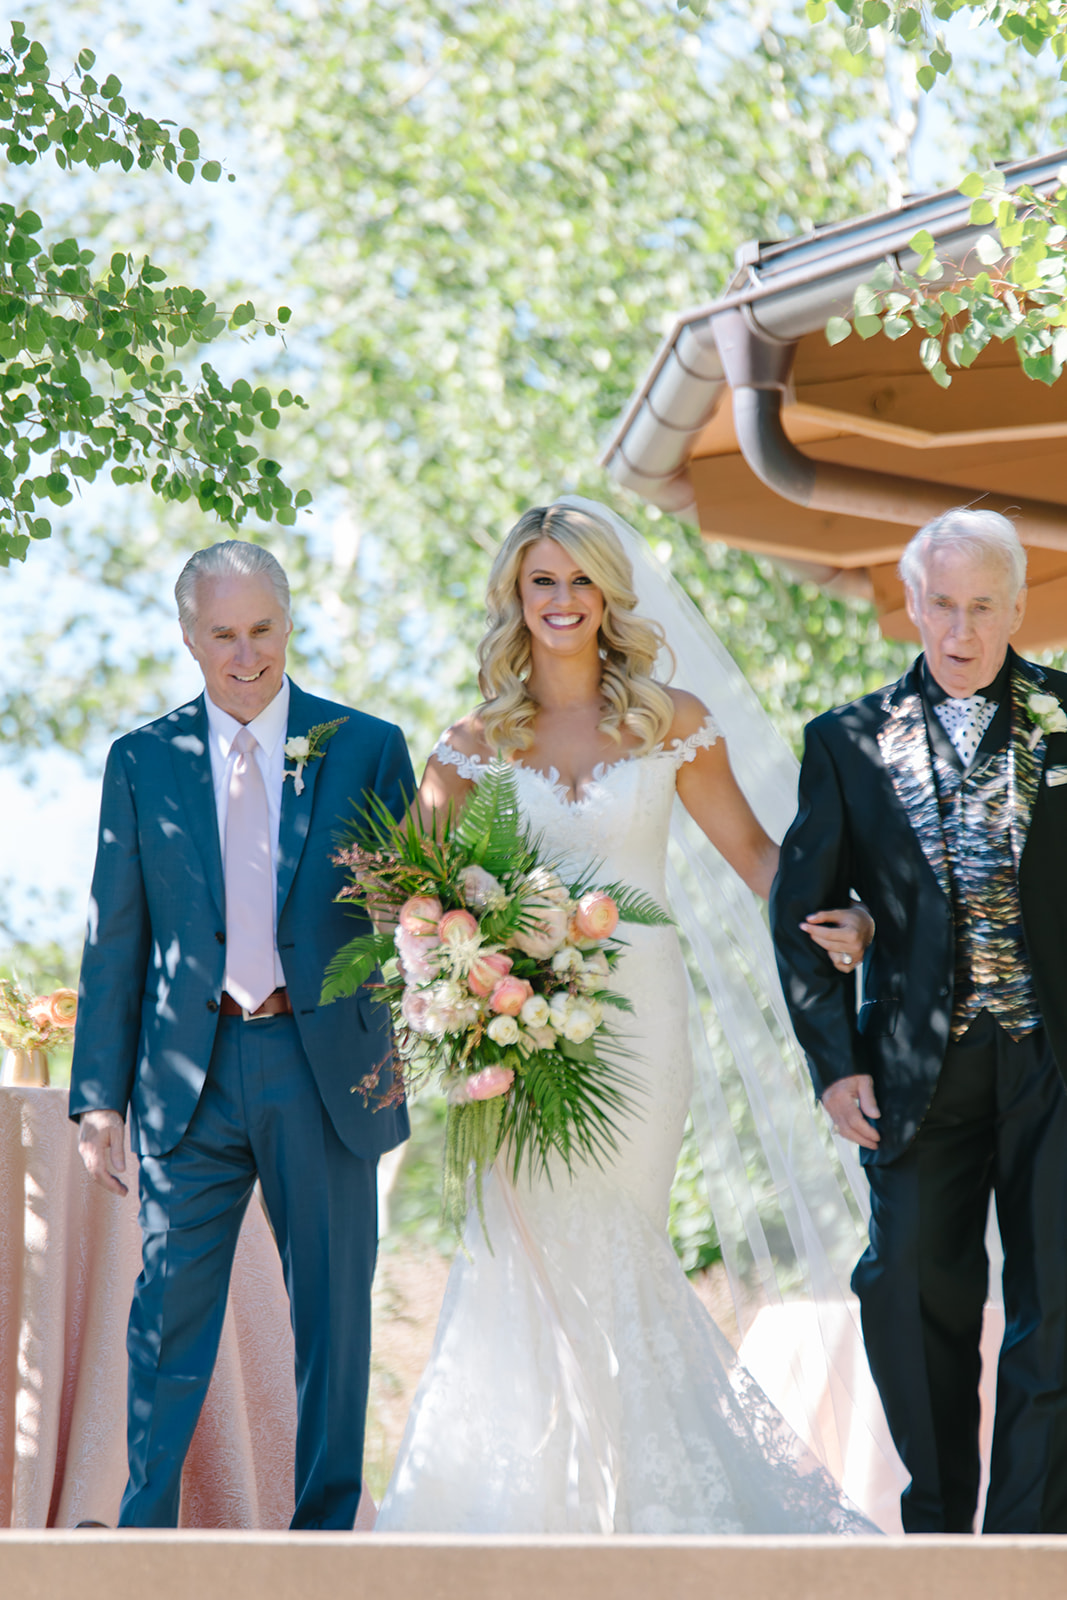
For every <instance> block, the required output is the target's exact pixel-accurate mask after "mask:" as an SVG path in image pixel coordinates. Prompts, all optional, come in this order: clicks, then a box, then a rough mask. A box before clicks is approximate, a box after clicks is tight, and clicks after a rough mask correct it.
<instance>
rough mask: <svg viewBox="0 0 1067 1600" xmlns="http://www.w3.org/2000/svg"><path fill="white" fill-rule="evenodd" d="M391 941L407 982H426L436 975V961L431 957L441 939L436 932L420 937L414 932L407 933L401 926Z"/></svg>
mask: <svg viewBox="0 0 1067 1600" xmlns="http://www.w3.org/2000/svg"><path fill="white" fill-rule="evenodd" d="M393 943H394V944H395V945H396V953H397V955H398V956H399V957H400V966H401V969H402V971H403V974H404V977H405V978H406V979H407V981H408V982H409V983H428V982H429V980H430V979H431V978H434V977H436V976H437V962H436V961H435V960H434V959H433V952H434V951H435V950H436V949H437V948H438V946H439V945H440V943H441V941H440V939H438V938H437V936H436V934H431V935H430V936H429V937H428V938H425V939H420V938H419V937H418V936H417V935H416V934H414V933H409V932H408V931H407V929H406V928H403V927H401V928H397V930H396V932H395V933H394V934H393Z"/></svg>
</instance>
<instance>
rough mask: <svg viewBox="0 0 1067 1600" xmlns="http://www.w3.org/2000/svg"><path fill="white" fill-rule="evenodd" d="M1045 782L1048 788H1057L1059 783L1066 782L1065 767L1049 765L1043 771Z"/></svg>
mask: <svg viewBox="0 0 1067 1600" xmlns="http://www.w3.org/2000/svg"><path fill="white" fill-rule="evenodd" d="M1045 782H1046V783H1047V784H1048V786H1049V788H1050V789H1058V788H1059V786H1060V784H1061V783H1067V767H1049V768H1048V770H1047V771H1046V773H1045Z"/></svg>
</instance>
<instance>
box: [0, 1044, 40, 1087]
mask: <svg viewBox="0 0 1067 1600" xmlns="http://www.w3.org/2000/svg"><path fill="white" fill-rule="evenodd" d="M0 1084H5V1085H7V1086H8V1087H9V1088H12V1089H15V1088H18V1089H47V1088H48V1052H47V1050H8V1051H7V1052H6V1054H5V1055H4V1065H3V1070H2V1071H0Z"/></svg>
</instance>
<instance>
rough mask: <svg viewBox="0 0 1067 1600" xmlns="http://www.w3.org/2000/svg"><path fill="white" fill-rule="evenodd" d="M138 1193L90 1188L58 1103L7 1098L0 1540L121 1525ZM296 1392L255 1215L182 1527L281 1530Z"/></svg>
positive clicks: (286, 1331) (285, 1325) (0, 1227)
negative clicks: (24, 1531) (89, 1525)
mask: <svg viewBox="0 0 1067 1600" xmlns="http://www.w3.org/2000/svg"><path fill="white" fill-rule="evenodd" d="M129 1169H130V1170H129V1173H128V1174H127V1178H128V1181H129V1184H130V1193H129V1195H128V1196H127V1197H126V1198H125V1199H119V1198H117V1197H116V1196H113V1195H110V1194H107V1193H106V1192H105V1191H104V1190H103V1189H101V1188H99V1187H98V1186H97V1185H95V1184H93V1183H92V1182H91V1181H90V1180H89V1178H88V1177H87V1175H86V1173H85V1171H84V1168H83V1167H82V1163H81V1160H80V1159H79V1157H78V1152H77V1130H76V1128H75V1127H74V1126H73V1124H72V1123H71V1122H69V1121H68V1118H67V1093H66V1090H63V1089H17V1088H0V1528H4V1527H11V1528H45V1527H59V1528H65V1527H73V1526H74V1524H75V1523H77V1522H79V1521H81V1520H83V1519H90V1518H92V1519H96V1520H98V1521H100V1522H106V1523H108V1524H112V1525H113V1524H114V1522H115V1520H116V1517H117V1514H118V1507H119V1500H120V1498H121V1495H122V1490H123V1487H124V1485H125V1481H126V1446H125V1430H126V1345H125V1340H126V1319H127V1315H128V1313H129V1307H130V1296H131V1293H132V1290H133V1285H134V1281H135V1279H136V1277H137V1274H138V1272H139V1271H140V1264H141V1263H140V1254H141V1241H140V1231H139V1229H138V1226H137V1200H136V1194H137V1163H136V1159H135V1158H131V1159H130V1160H129ZM295 1431H296V1390H295V1382H294V1378H293V1343H292V1334H291V1332H290V1326H289V1305H288V1300H287V1298H286V1293H285V1285H284V1282H283V1279H282V1271H281V1264H280V1262H279V1260H278V1253H277V1250H276V1249H275V1246H274V1240H273V1238H272V1237H271V1233H270V1229H269V1228H268V1226H267V1222H266V1218H265V1216H264V1214H263V1210H262V1208H261V1206H260V1205H259V1204H258V1203H257V1201H256V1200H255V1199H253V1201H252V1203H251V1204H250V1205H249V1208H248V1213H247V1216H246V1219H245V1223H244V1228H243V1230H242V1233H241V1238H240V1243H239V1244H238V1248H237V1257H236V1260H235V1262H234V1270H233V1280H232V1283H231V1287H230V1300H229V1305H228V1307H227V1311H226V1322H225V1327H224V1329H223V1334H222V1344H221V1348H220V1350H219V1359H218V1364H217V1366H216V1369H215V1375H214V1378H213V1379H212V1383H211V1389H210V1391H209V1393H208V1397H207V1401H206V1402H205V1405H204V1410H203V1413H202V1415H201V1418H200V1425H199V1427H198V1428H197V1431H196V1435H195V1437H194V1439H193V1443H192V1448H191V1449H190V1451H189V1455H188V1458H187V1460H186V1465H185V1474H184V1477H183V1479H182V1526H183V1527H194V1528H285V1527H287V1526H288V1524H289V1519H290V1517H291V1516H292V1509H293V1444H294V1438H295Z"/></svg>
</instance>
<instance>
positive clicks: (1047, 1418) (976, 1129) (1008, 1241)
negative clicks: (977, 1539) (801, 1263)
mask: <svg viewBox="0 0 1067 1600" xmlns="http://www.w3.org/2000/svg"><path fill="white" fill-rule="evenodd" d="M866 1172H867V1177H868V1178H869V1180H870V1186H871V1224H870V1244H869V1247H868V1249H867V1250H866V1252H865V1253H864V1255H863V1256H862V1257H861V1259H860V1261H859V1263H858V1265H857V1267H856V1270H855V1272H854V1274H853V1278H852V1285H853V1288H854V1289H855V1291H856V1293H857V1295H858V1296H859V1300H860V1307H861V1313H862V1320H863V1336H864V1342H865V1344H866V1347H867V1354H868V1357H869V1360H870V1364H871V1371H872V1373H873V1375H874V1379H875V1383H876V1384H877V1386H878V1390H879V1393H880V1395H881V1398H882V1403H883V1405H884V1407H885V1412H886V1417H887V1420H888V1422H889V1427H890V1431H891V1433H892V1435H893V1440H894V1443H895V1444H896V1447H897V1449H898V1451H899V1452H900V1455H901V1458H902V1460H903V1462H904V1465H905V1466H906V1468H907V1469H908V1471H909V1472H910V1474H911V1483H910V1485H909V1487H908V1488H907V1489H906V1490H905V1491H904V1494H903V1496H902V1498H901V1513H902V1517H903V1522H904V1529H905V1532H908V1533H969V1532H971V1531H972V1529H973V1524H974V1518H975V1513H976V1509H977V1502H978V1491H979V1478H980V1462H979V1448H978V1430H979V1397H978V1386H979V1378H980V1375H981V1358H980V1354H979V1344H980V1339H981V1333H982V1314H983V1308H984V1305H985V1301H986V1295H987V1289H988V1278H989V1263H988V1258H987V1254H986V1245H985V1235H986V1225H987V1221H988V1215H989V1196H990V1193H991V1192H992V1193H993V1195H994V1197H995V1201H996V1209H997V1222H998V1225H999V1228H1000V1235H1001V1240H1002V1243H1003V1247H1004V1279H1003V1283H1004V1315H1005V1331H1004V1341H1003V1345H1002V1347H1001V1353H1000V1361H999V1365H998V1369H997V1401H996V1417H995V1422H994V1433H993V1451H992V1461H991V1469H990V1486H989V1494H988V1498H987V1501H986V1512H985V1520H984V1531H985V1532H986V1533H1064V1532H1067V1090H1065V1087H1064V1083H1063V1079H1062V1077H1061V1075H1060V1073H1059V1071H1058V1069H1057V1066H1056V1063H1055V1061H1054V1059H1053V1056H1052V1052H1051V1050H1050V1049H1049V1046H1048V1043H1047V1041H1046V1038H1045V1035H1044V1032H1043V1031H1038V1032H1036V1033H1032V1034H1029V1035H1027V1036H1026V1037H1025V1038H1023V1039H1021V1040H1017V1041H1016V1040H1013V1039H1012V1038H1011V1037H1010V1036H1009V1035H1008V1034H1007V1033H1005V1032H1004V1031H1003V1029H1002V1028H1001V1027H1000V1026H999V1025H998V1024H997V1022H996V1021H995V1020H994V1019H993V1017H992V1016H991V1015H990V1014H989V1013H988V1012H985V1011H983V1012H982V1013H981V1014H980V1015H979V1016H978V1017H977V1018H976V1019H975V1021H974V1023H972V1025H971V1027H970V1028H969V1029H968V1031H967V1032H966V1033H965V1034H964V1035H963V1036H962V1038H960V1039H959V1040H958V1041H957V1042H955V1043H954V1044H951V1045H950V1046H949V1048H948V1050H947V1052H946V1055H945V1061H944V1065H943V1067H942V1069H941V1074H940V1077H939V1080H938V1086H937V1090H936V1092H935V1094H934V1097H933V1100H932V1102H931V1104H930V1109H929V1111H928V1112H927V1115H926V1117H925V1119H924V1121H923V1123H922V1126H921V1127H920V1129H919V1132H918V1134H917V1135H916V1137H915V1139H914V1141H913V1142H912V1144H911V1145H910V1146H909V1147H908V1149H907V1150H906V1151H905V1153H904V1154H903V1155H902V1156H900V1157H899V1159H898V1160H896V1161H893V1162H890V1163H888V1164H887V1165H885V1166H877V1165H869V1166H867V1168H866Z"/></svg>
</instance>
